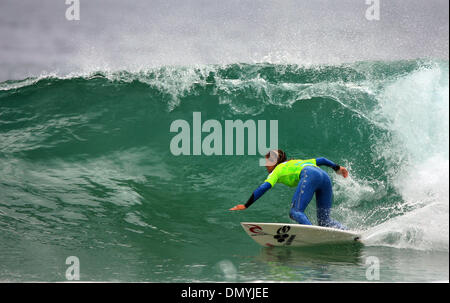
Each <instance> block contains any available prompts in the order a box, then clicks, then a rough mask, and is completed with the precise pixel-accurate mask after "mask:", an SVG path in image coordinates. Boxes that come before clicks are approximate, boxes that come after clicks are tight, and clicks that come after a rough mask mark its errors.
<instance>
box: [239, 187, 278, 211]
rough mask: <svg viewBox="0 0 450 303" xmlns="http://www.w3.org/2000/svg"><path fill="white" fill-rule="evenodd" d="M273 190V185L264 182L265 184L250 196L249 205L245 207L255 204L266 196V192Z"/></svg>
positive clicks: (246, 204)
mask: <svg viewBox="0 0 450 303" xmlns="http://www.w3.org/2000/svg"><path fill="white" fill-rule="evenodd" d="M271 188H272V185H270V183H268V182H264V183H263V184H261V185H260V186H259V187H258V188H257V189H256V190H255V191H254V192H253V194H252V195H251V196H250V198H249V199H248V201H247V203H245V207H246V208H248V207H249V206H250V205H252V204H253V202H255V201H256V200H258V199H259V198H260V197H261V196H262V195H264V193H265V192H266V191H268V190H269V189H271Z"/></svg>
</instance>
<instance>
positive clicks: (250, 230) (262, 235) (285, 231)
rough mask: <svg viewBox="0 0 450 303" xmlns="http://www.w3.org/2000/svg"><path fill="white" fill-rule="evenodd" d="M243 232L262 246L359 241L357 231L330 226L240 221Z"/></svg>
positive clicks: (359, 236)
mask: <svg viewBox="0 0 450 303" xmlns="http://www.w3.org/2000/svg"><path fill="white" fill-rule="evenodd" d="M241 225H242V227H243V228H244V230H245V232H246V233H247V234H248V235H249V236H250V237H251V238H252V239H253V240H255V241H256V243H258V244H260V245H262V246H309V245H317V244H338V243H352V242H355V241H360V238H361V235H360V234H358V233H357V232H353V231H348V230H340V229H336V228H330V227H322V226H314V225H302V224H289V223H250V222H241Z"/></svg>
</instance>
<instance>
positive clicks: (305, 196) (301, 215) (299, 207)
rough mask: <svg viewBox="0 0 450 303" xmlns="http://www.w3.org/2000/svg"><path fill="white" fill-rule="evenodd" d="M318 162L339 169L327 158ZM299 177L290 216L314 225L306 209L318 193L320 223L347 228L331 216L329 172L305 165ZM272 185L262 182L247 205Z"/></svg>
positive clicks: (319, 164) (331, 193) (318, 219)
mask: <svg viewBox="0 0 450 303" xmlns="http://www.w3.org/2000/svg"><path fill="white" fill-rule="evenodd" d="M316 164H317V165H318V166H321V165H326V166H328V167H331V168H333V169H334V170H335V171H337V170H338V169H339V166H338V165H336V164H335V163H333V162H332V161H330V160H328V159H326V158H317V159H316ZM299 177H300V180H299V182H298V185H297V190H296V191H295V194H294V196H293V198H292V208H291V211H290V213H289V217H290V218H291V219H293V220H295V221H297V222H298V223H299V224H305V225H312V224H311V222H310V221H309V219H308V217H307V216H306V214H305V210H306V207H307V206H308V204H309V202H311V200H312V198H313V195H314V194H316V202H317V221H318V224H319V225H320V226H326V227H334V228H339V229H347V228H346V227H345V226H343V225H342V224H341V223H339V222H337V221H335V220H333V219H332V218H331V217H330V212H331V206H332V199H333V190H332V185H331V180H330V177H329V176H328V174H327V173H326V172H325V171H323V170H322V169H320V168H319V167H317V166H305V167H304V168H303V169H302V170H301V172H300V176H299ZM271 187H272V186H271V184H270V183H268V182H264V183H263V184H261V185H260V186H259V187H258V188H257V189H256V190H255V191H254V192H253V194H252V196H251V197H250V199H249V200H248V201H247V203H246V204H245V206H246V207H247V208H248V207H249V206H250V205H251V204H253V202H255V201H256V200H257V199H258V198H260V197H261V196H262V195H263V194H264V193H265V192H266V191H267V190H269V189H270V188H271Z"/></svg>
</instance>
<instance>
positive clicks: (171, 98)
mask: <svg viewBox="0 0 450 303" xmlns="http://www.w3.org/2000/svg"><path fill="white" fill-rule="evenodd" d="M448 79H449V77H448V61H436V60H408V61H392V62H382V61H380V62H358V63H351V64H342V65H315V66H309V67H304V66H298V65H283V64H262V63H261V64H229V65H202V66H185V67H183V66H166V67H160V68H154V69H148V70H142V71H140V72H127V71H121V72H101V71H100V72H95V73H89V74H83V75H81V74H79V75H70V76H64V77H59V76H57V75H47V76H42V77H39V78H28V79H25V80H22V81H7V82H3V83H1V84H0V162H1V163H2V164H1V165H0V173H1V176H3V177H2V178H1V180H0V226H1V229H2V230H3V231H6V233H4V234H3V235H2V237H1V239H2V241H1V244H0V246H1V247H2V248H0V250H3V252H7V251H11V250H14V249H16V248H17V245H18V244H17V243H20V245H19V247H20V250H21V251H22V252H23V251H28V252H29V254H28V255H32V254H36V251H40V254H41V255H42V256H43V255H47V253H48V252H46V249H45V248H44V247H48V245H50V246H52V247H55V251H58V250H62V251H73V250H82V249H85V251H89V249H94V250H99V251H101V252H103V253H101V254H103V255H106V254H107V253H106V251H108V250H107V248H110V247H114V248H116V249H117V250H116V252H117V251H118V254H119V255H120V251H121V250H120V249H122V248H128V249H130V250H132V251H133V252H134V254H135V255H140V254H142V255H145V260H147V261H146V262H150V261H148V260H155V261H154V262H155V263H158V262H157V260H170V259H172V260H179V259H182V258H187V259H188V260H189V258H194V256H193V255H196V254H198V255H200V256H205V257H206V256H207V255H208V254H211V253H214V252H217V251H226V252H227V253H233V252H234V251H235V250H237V249H239V248H244V247H246V245H248V239H247V238H246V236H245V235H243V233H242V230H240V226H239V222H240V221H265V222H289V217H288V213H289V207H290V200H291V196H292V194H293V192H292V190H289V189H287V188H286V187H283V186H282V185H278V186H277V187H275V188H274V189H273V190H272V191H270V192H268V193H267V194H266V195H265V196H264V197H262V198H261V200H260V201H258V202H256V203H255V204H254V205H253V206H252V208H251V209H249V210H247V211H246V212H241V213H238V214H236V213H231V214H230V213H229V212H227V211H226V210H227V209H228V208H229V207H231V206H233V205H235V204H236V203H243V202H245V201H246V200H247V198H248V196H249V195H250V194H251V192H252V191H253V190H254V189H255V188H256V187H257V186H258V185H259V184H260V183H261V182H262V181H263V180H264V178H265V176H266V172H265V169H264V168H263V167H260V166H258V160H259V156H258V155H256V156H255V155H243V156H239V155H235V156H225V155H224V156H217V155H212V156H206V155H200V156H175V155H173V154H172V153H171V151H170V142H171V140H172V138H173V137H174V136H175V133H171V132H170V125H171V123H172V122H173V121H175V120H177V119H183V120H186V121H187V122H188V123H190V125H191V126H192V119H193V112H201V115H202V120H203V121H206V120H207V119H215V120H217V121H219V122H220V123H223V122H224V121H225V120H243V121H246V120H254V121H258V120H266V121H269V120H278V138H279V147H280V148H282V149H283V150H285V151H286V153H287V155H288V157H289V158H312V157H319V156H323V157H326V158H329V159H331V160H333V161H335V162H337V163H340V164H342V165H345V166H346V167H348V169H349V171H350V177H349V178H347V179H343V178H340V177H339V176H336V175H335V174H334V173H333V172H332V171H328V172H329V174H330V176H331V177H332V179H333V183H334V208H333V213H332V215H333V217H334V218H335V219H337V220H339V221H341V222H342V223H344V224H345V225H347V226H348V227H349V228H351V229H355V230H360V231H363V235H364V238H365V241H366V244H367V245H369V246H391V247H394V248H410V249H413V250H418V251H421V250H425V251H444V252H448V239H449V234H448V231H449V225H448V217H449V213H448V205H449V191H448V184H449V160H448V159H449V157H448V150H449V138H448V134H449V128H448V121H449V116H448V112H449V109H448V104H449V97H448V95H449V89H448V87H449V86H448ZM205 135H206V134H205V133H204V134H203V137H205ZM307 215H308V217H309V218H310V219H311V220H312V222H313V223H315V222H316V218H315V205H314V203H311V204H310V206H309V207H308V209H307ZM230 234H239V235H240V236H242V237H240V238H239V239H231V238H230ZM29 242H32V243H34V244H33V245H28V244H27V243H29ZM232 243H233V245H231V244H232ZM36 247H42V249H41V250H39V249H38V248H36ZM148 247H152V250H149V248H148ZM17 249H18V248H17ZM105 249H106V250H105ZM199 251H201V252H199ZM79 254H81V255H83V252H79ZM51 256H52V253H49V255H48V258H51ZM181 256H183V257H181ZM186 256H191V257H186ZM180 262H181V261H180ZM186 262H187V263H189V261H186ZM160 263H161V264H162V265H161V266H162V267H164V266H165V263H164V261H161V262H160ZM117 266H122V267H126V265H124V264H122V265H117ZM199 266H200V265H199ZM165 270H166V271H167V270H169V269H168V268H165ZM196 270H198V269H196V268H195V267H192V268H188V269H187V271H188V272H189V271H193V272H195V271H196ZM118 271H119V270H118ZM136 271H138V269H136ZM162 271H163V270H162ZM155 275H156V272H155ZM29 278H30V277H29ZM94 278H95V275H94ZM30 279H32V277H31V278H30ZM155 279H157V278H155ZM211 279H213V280H214V278H211ZM174 280H176V279H172V281H174Z"/></svg>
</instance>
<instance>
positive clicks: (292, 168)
mask: <svg viewBox="0 0 450 303" xmlns="http://www.w3.org/2000/svg"><path fill="white" fill-rule="evenodd" d="M305 166H317V163H316V159H309V160H289V161H286V162H283V163H280V164H278V165H277V167H275V169H274V170H273V171H272V172H271V173H270V174H269V175H268V176H267V179H266V180H265V181H264V182H268V183H270V185H272V187H273V186H274V185H275V184H276V183H283V184H285V185H287V186H290V187H295V186H297V184H298V182H299V180H300V172H301V171H302V169H303V168H304V167H305Z"/></svg>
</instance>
